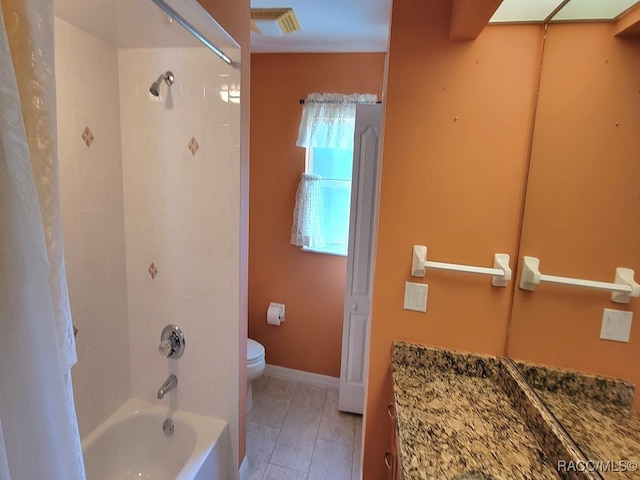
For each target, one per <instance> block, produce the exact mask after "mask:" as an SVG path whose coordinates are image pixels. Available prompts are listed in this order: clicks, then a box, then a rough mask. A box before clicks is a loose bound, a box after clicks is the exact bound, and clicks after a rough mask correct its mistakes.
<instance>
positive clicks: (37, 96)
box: [0, 0, 85, 480]
mask: <svg viewBox="0 0 640 480" xmlns="http://www.w3.org/2000/svg"><path fill="white" fill-rule="evenodd" d="M1 6H2V9H1V11H0V226H1V228H2V230H1V233H0V305H1V308H2V315H1V316H0V327H1V329H2V335H3V338H4V339H5V340H6V341H4V342H3V346H2V348H0V480H10V479H11V478H13V480H20V479H23V478H29V479H31V478H33V479H36V478H64V479H71V480H76V479H78V480H82V479H84V478H85V473H84V465H83V460H82V450H81V446H80V436H79V433H78V425H77V419H76V414H75V408H74V404H73V391H72V385H71V371H70V369H71V366H72V365H73V364H74V363H75V361H76V351H75V343H74V337H73V327H72V325H71V314H70V309H69V300H68V293H67V284H66V273H65V268H64V253H63V246H62V229H61V218H60V202H59V191H58V166H57V157H56V150H57V148H56V142H55V134H56V130H55V128H56V123H55V115H56V112H55V108H56V105H55V77H54V52H53V5H52V0H1Z"/></svg>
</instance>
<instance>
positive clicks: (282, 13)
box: [251, 8, 300, 37]
mask: <svg viewBox="0 0 640 480" xmlns="http://www.w3.org/2000/svg"><path fill="white" fill-rule="evenodd" d="M251 30H252V31H254V32H257V33H260V34H262V35H265V36H268V37H280V36H282V35H285V34H287V33H291V32H296V31H298V30H300V24H299V23H298V19H297V18H296V14H295V13H294V12H293V9H292V8H252V9H251Z"/></svg>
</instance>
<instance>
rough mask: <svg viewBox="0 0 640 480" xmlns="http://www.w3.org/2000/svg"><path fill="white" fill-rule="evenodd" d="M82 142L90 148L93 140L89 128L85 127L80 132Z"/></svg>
mask: <svg viewBox="0 0 640 480" xmlns="http://www.w3.org/2000/svg"><path fill="white" fill-rule="evenodd" d="M82 140H83V141H84V143H85V145H86V146H87V148H88V147H90V146H91V144H92V143H93V141H94V140H95V137H94V136H93V132H91V129H90V128H89V127H85V129H84V131H83V132H82Z"/></svg>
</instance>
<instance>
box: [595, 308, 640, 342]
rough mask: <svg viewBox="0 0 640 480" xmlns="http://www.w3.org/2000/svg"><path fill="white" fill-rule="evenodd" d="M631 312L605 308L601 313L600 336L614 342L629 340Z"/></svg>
mask: <svg viewBox="0 0 640 480" xmlns="http://www.w3.org/2000/svg"><path fill="white" fill-rule="evenodd" d="M632 318H633V312H625V311H623V310H613V309H611V308H605V309H604V313H603V314H602V327H601V328H600V338H602V339H603V340H613V341H615V342H629V335H630V334H631V320H632Z"/></svg>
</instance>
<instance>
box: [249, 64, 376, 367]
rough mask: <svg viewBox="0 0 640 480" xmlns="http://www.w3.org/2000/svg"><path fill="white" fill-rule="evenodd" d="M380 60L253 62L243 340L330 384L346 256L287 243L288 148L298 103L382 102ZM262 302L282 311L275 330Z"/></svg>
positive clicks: (299, 165)
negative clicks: (354, 96) (329, 97)
mask: <svg viewBox="0 0 640 480" xmlns="http://www.w3.org/2000/svg"><path fill="white" fill-rule="evenodd" d="M384 61H385V54H384V53H344V54H343V53H338V54H312V53H307V54H304V53H303V54H292V53H287V54H254V55H252V56H251V71H252V72H251V73H252V82H251V106H252V107H251V108H252V111H251V152H252V153H251V183H250V210H251V219H250V229H249V336H250V337H252V338H255V339H256V340H258V341H259V342H261V343H262V344H263V345H264V346H265V349H266V352H267V363H269V364H273V365H279V366H283V367H288V368H293V369H297V370H303V371H306V372H313V373H319V374H324V375H330V376H332V377H338V376H339V375H340V356H341V345H342V315H343V314H342V311H343V306H344V288H345V275H346V257H338V256H332V255H323V254H318V253H309V252H302V251H301V250H300V248H299V247H296V246H294V245H291V244H290V236H291V224H292V218H293V209H294V205H295V195H296V189H297V187H298V182H299V179H300V173H302V172H303V171H304V163H305V160H304V159H305V150H304V149H303V148H300V147H296V145H295V143H296V138H297V136H298V125H299V124H300V116H301V113H302V106H301V105H300V104H299V100H300V99H301V98H305V97H306V96H307V95H308V94H309V93H312V92H344V93H353V92H369V93H375V94H377V95H378V98H381V95H382V81H383V76H384ZM270 301H275V302H280V303H284V304H286V306H287V312H286V321H285V322H284V323H283V324H282V325H281V326H280V327H277V328H276V327H273V326H270V325H267V323H266V311H267V307H268V305H269V302H270Z"/></svg>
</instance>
